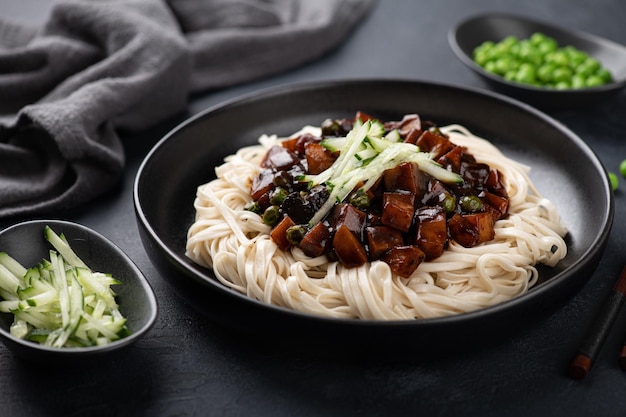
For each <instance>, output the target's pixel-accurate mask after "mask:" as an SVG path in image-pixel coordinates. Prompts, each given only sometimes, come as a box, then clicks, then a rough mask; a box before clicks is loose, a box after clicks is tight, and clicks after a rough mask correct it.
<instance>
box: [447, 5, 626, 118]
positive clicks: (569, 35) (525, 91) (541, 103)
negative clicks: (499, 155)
mask: <svg viewBox="0 0 626 417" xmlns="http://www.w3.org/2000/svg"><path fill="white" fill-rule="evenodd" d="M534 32H543V33H544V34H546V35H548V36H551V37H553V38H554V39H556V41H557V42H558V43H559V45H561V46H565V45H572V46H574V47H576V48H577V49H579V50H582V51H585V52H587V53H588V54H589V55H590V56H592V57H594V58H596V59H598V60H600V62H601V63H602V65H603V66H605V67H606V68H607V69H609V70H610V71H611V73H612V74H613V80H614V82H613V83H610V84H607V85H603V86H600V87H594V88H585V89H579V90H551V89H546V88H541V87H533V86H529V85H524V84H519V83H514V82H509V81H507V80H505V79H504V78H503V77H500V76H498V75H495V74H491V73H489V72H487V71H485V70H484V69H483V68H482V67H480V66H479V65H477V64H476V63H474V61H473V60H472V52H473V50H474V48H476V47H477V46H478V45H480V44H482V43H483V42H484V41H487V40H491V41H494V42H497V41H500V40H502V39H504V38H505V37H507V36H509V35H513V36H516V37H518V38H519V39H524V38H528V37H530V35H532V34H533V33H534ZM448 42H449V44H450V47H451V48H452V50H453V51H454V53H455V54H456V56H457V57H458V58H459V59H460V60H461V61H462V62H463V63H464V64H465V65H467V66H468V67H469V68H470V69H472V70H473V71H474V72H476V73H477V74H478V75H480V76H481V77H482V78H483V79H484V80H485V81H487V83H488V84H489V85H491V86H493V87H495V88H496V89H498V90H499V91H500V92H503V93H506V94H508V95H511V96H513V97H515V98H518V99H521V100H523V101H525V102H527V103H530V104H533V105H535V106H537V107H540V108H543V109H560V108H571V107H576V106H584V105H589V104H596V103H598V102H601V101H602V100H610V99H611V98H612V97H613V96H614V95H616V94H617V93H619V92H620V91H621V90H622V89H623V87H624V85H625V84H626V47H624V46H623V45H620V44H618V43H615V42H612V41H609V40H607V39H603V38H600V37H598V36H595V35H591V34H588V33H584V32H581V31H577V30H572V29H565V28H563V27H559V26H555V25H552V24H549V23H545V22H541V21H537V20H533V19H529V18H526V17H523V16H514V15H509V14H484V15H479V16H474V17H471V18H468V19H466V20H464V21H462V22H460V23H459V24H457V25H456V26H454V27H453V28H451V29H450V31H449V33H448Z"/></svg>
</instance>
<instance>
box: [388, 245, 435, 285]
mask: <svg viewBox="0 0 626 417" xmlns="http://www.w3.org/2000/svg"><path fill="white" fill-rule="evenodd" d="M425 257H426V255H424V252H422V250H421V249H420V248H418V247H417V246H416V245H406V246H396V247H394V248H393V249H391V250H390V251H389V252H387V254H385V256H384V257H383V258H382V260H383V261H385V262H386V263H387V264H388V265H389V267H390V268H391V271H393V272H394V273H396V274H398V275H400V276H401V277H404V278H408V277H410V276H411V275H412V274H413V272H415V270H416V269H417V267H418V266H419V265H420V264H421V263H422V262H423V261H424V259H425Z"/></svg>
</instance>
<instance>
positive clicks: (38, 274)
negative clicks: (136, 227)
mask: <svg viewBox="0 0 626 417" xmlns="http://www.w3.org/2000/svg"><path fill="white" fill-rule="evenodd" d="M156 316H157V302H156V297H155V295H154V292H153V291H152V288H151V287H150V284H149V283H148V281H147V280H146V278H145V277H144V276H143V274H142V273H141V271H140V270H139V269H138V268H137V266H136V265H135V264H134V263H133V262H132V261H131V260H130V259H129V258H128V256H127V255H126V254H125V253H124V252H123V251H122V250H121V249H119V248H118V247H117V246H116V245H114V244H113V243H112V242H111V241H109V240H108V239H106V238H105V237H104V236H102V235H100V234H99V233H97V232H95V231H93V230H91V229H89V228H87V227H85V226H83V225H80V224H77V223H72V222H68V221H60V220H33V221H27V222H23V223H19V224H16V225H13V226H11V227H8V228H6V229H4V230H3V231H1V232H0V340H2V342H3V343H4V344H5V345H6V347H7V348H9V349H10V350H12V351H13V352H14V353H15V354H17V355H18V356H20V357H25V358H27V359H35V360H58V359H62V358H64V357H68V358H77V357H79V356H94V355H97V354H102V353H106V352H111V351H116V350H117V349H119V348H121V347H125V346H128V345H130V344H131V343H133V342H134V341H136V340H137V339H138V338H140V337H141V336H143V335H144V334H145V333H146V332H147V331H148V330H149V329H150V327H151V326H152V325H153V323H154V321H155V319H156Z"/></svg>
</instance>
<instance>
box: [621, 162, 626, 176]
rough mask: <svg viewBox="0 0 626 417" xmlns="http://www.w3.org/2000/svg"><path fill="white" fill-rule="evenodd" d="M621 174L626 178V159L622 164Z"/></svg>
mask: <svg viewBox="0 0 626 417" xmlns="http://www.w3.org/2000/svg"><path fill="white" fill-rule="evenodd" d="M619 173H620V174H622V177H624V178H626V159H624V160H623V161H622V162H620V164H619Z"/></svg>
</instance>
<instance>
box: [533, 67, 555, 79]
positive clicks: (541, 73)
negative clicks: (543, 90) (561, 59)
mask: <svg viewBox="0 0 626 417" xmlns="http://www.w3.org/2000/svg"><path fill="white" fill-rule="evenodd" d="M555 69H556V65H554V64H543V65H542V66H540V67H539V68H538V69H537V78H538V79H539V80H540V81H541V82H543V83H549V82H550V81H552V73H553V72H554V70H555Z"/></svg>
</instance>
